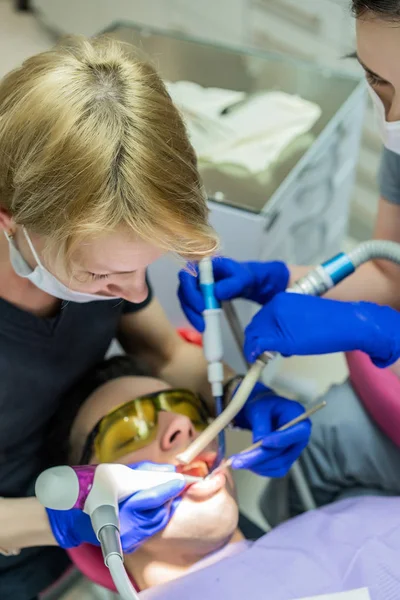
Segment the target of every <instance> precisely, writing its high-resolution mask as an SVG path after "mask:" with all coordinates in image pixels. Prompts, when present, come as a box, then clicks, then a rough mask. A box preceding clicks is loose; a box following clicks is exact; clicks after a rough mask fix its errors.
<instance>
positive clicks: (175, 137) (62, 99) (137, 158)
mask: <svg viewBox="0 0 400 600" xmlns="http://www.w3.org/2000/svg"><path fill="white" fill-rule="evenodd" d="M0 198H1V205H2V208H4V209H6V210H7V211H8V212H9V213H10V214H11V215H12V216H13V218H14V220H15V221H16V223H17V224H20V225H25V226H26V227H27V228H28V229H31V230H32V231H33V232H35V233H37V234H39V235H43V236H47V240H46V241H47V246H46V248H47V249H48V248H50V247H51V248H56V249H58V250H59V251H60V252H63V253H64V256H65V258H66V263H67V266H68V264H70V263H71V260H69V259H71V257H72V254H73V249H74V248H75V247H76V245H77V244H78V243H79V242H80V241H82V240H83V239H86V238H87V236H98V235H100V234H103V233H108V232H112V231H115V230H116V228H117V227H119V226H126V227H128V228H129V230H131V231H133V232H134V233H136V234H138V235H139V237H141V238H143V239H145V240H148V241H151V242H152V243H153V244H154V245H156V246H158V247H160V248H163V249H164V250H166V251H171V252H174V253H176V254H178V255H180V256H182V257H184V258H188V259H194V260H196V259H198V258H201V257H202V256H204V255H209V254H212V253H213V252H214V251H215V249H216V246H217V236H216V234H215V232H214V230H213V229H212V228H211V226H210V225H209V223H208V209H207V204H206V196H205V192H204V189H203V186H202V183H201V180H200V176H199V172H198V170H197V163H196V157H195V153H194V150H193V148H192V146H191V144H190V142H189V140H188V136H187V133H186V130H185V127H184V124H183V121H182V118H181V116H180V114H179V112H178V110H177V109H176V108H175V106H174V105H173V103H172V100H171V98H170V96H169V94H168V93H167V91H166V88H165V86H164V84H163V82H162V80H161V79H160V77H159V76H158V74H157V72H156V71H155V69H154V68H153V67H152V66H151V65H150V64H148V63H147V62H144V61H143V60H141V59H140V58H138V57H137V56H135V55H134V51H133V47H132V46H129V45H127V44H121V43H119V42H117V41H115V40H111V39H109V38H106V37H100V38H97V39H92V40H89V39H86V38H83V37H71V38H67V39H65V40H64V41H61V42H60V43H59V44H58V45H57V46H56V47H55V48H53V49H52V50H49V51H48V52H43V53H41V54H37V55H36V56H33V57H32V58H29V59H28V60H26V61H25V62H24V63H23V65H22V66H21V67H19V68H18V69H16V70H14V71H12V72H11V73H9V74H8V75H7V76H6V77H5V78H4V79H3V80H2V81H1V83H0Z"/></svg>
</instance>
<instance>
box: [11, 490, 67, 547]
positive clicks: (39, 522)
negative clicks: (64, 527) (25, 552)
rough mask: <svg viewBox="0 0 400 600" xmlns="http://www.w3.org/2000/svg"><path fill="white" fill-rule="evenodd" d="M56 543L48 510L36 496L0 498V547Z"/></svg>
mask: <svg viewBox="0 0 400 600" xmlns="http://www.w3.org/2000/svg"><path fill="white" fill-rule="evenodd" d="M56 545H57V543H56V540H55V538H54V536H53V534H52V532H51V529H50V523H49V520H48V518H47V514H46V511H45V509H44V508H43V506H42V505H41V504H40V503H39V501H38V500H37V499H36V498H2V499H0V548H3V549H5V550H14V549H16V548H29V547H31V546H56Z"/></svg>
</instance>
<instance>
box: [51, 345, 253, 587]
mask: <svg viewBox="0 0 400 600" xmlns="http://www.w3.org/2000/svg"><path fill="white" fill-rule="evenodd" d="M142 372H143V371H142V370H141V369H139V368H138V367H137V366H136V365H135V364H134V363H133V362H132V360H131V359H130V358H128V357H127V356H118V357H114V358H112V359H110V360H108V361H105V362H104V363H102V364H100V365H99V366H98V367H97V368H96V369H95V370H94V371H92V373H90V374H89V375H88V377H86V378H85V380H84V381H83V382H82V383H80V384H79V385H78V386H77V387H76V389H75V390H73V391H72V393H71V395H69V398H68V399H67V402H66V403H65V409H63V411H61V412H59V413H58V415H57V424H56V425H55V426H53V427H52V433H51V440H50V441H51V454H52V457H51V459H52V463H53V464H68V463H69V464H75V465H76V464H89V463H98V462H120V463H124V464H130V463H137V462H141V461H152V462H155V463H170V464H177V461H176V459H175V457H176V455H177V454H178V453H179V452H181V451H182V450H184V449H185V448H186V447H187V446H188V445H189V444H190V443H191V442H192V441H193V439H194V438H195V437H196V436H197V435H198V432H199V431H201V430H202V429H204V428H205V427H206V425H207V423H208V419H209V414H208V413H207V409H206V407H205V405H204V404H202V403H201V401H200V400H199V399H198V398H197V397H196V396H195V395H194V394H193V393H192V392H189V391H187V390H181V391H171V392H170V393H169V394H168V392H167V393H165V390H168V389H169V386H168V385H167V384H166V383H165V382H163V381H159V380H157V379H153V378H150V377H146V376H143V375H141V373H142ZM159 392H161V394H158V393H159ZM138 398H139V399H140V398H143V400H142V401H140V400H135V399H138ZM133 400H134V402H132V401H133ZM157 403H159V405H160V407H163V409H164V410H161V412H159V413H158V414H157V415H156V411H155V408H154V406H155V404H157ZM121 405H123V406H121ZM117 407H120V408H119V409H117V411H115V409H116V408H117ZM112 411H115V412H114V413H113V412H112ZM105 417H106V418H105ZM155 421H156V422H157V425H156V426H155ZM60 441H61V446H60V445H59V444H60ZM63 441H64V443H62V442H63ZM215 457H216V447H212V448H208V449H207V451H206V452H205V453H204V454H203V455H202V456H201V457H200V460H199V459H197V460H196V463H195V464H193V465H189V467H188V468H186V469H185V472H188V473H192V474H195V475H201V476H203V475H205V474H207V473H208V469H209V466H211V464H212V463H213V461H214V459H215ZM243 540H244V538H243V536H242V535H241V533H240V532H239V530H238V506H237V502H236V499H235V490H234V485H233V480H232V478H231V476H230V475H229V474H227V475H226V476H225V475H223V474H220V475H216V476H215V477H213V478H212V479H210V480H208V481H204V482H201V483H198V484H195V485H193V486H191V487H189V488H188V489H187V490H186V491H185V492H184V495H183V498H182V500H181V502H180V503H179V505H178V507H177V509H176V511H175V513H174V514H173V516H172V518H171V520H170V522H169V523H168V525H167V527H166V528H165V530H164V531H163V532H161V533H159V534H157V535H155V536H154V537H152V538H150V539H149V540H148V541H147V542H146V543H145V544H143V545H142V546H141V547H140V548H138V549H137V550H136V551H135V552H134V553H133V554H127V555H126V556H125V565H126V567H127V570H128V571H129V573H130V575H131V576H132V578H133V580H134V581H135V583H136V585H137V587H138V588H139V589H141V590H143V589H146V588H148V587H152V586H154V585H158V584H160V583H163V582H166V581H169V580H171V579H175V578H176V577H179V576H181V575H183V574H184V573H186V572H187V571H188V570H189V569H191V568H193V567H194V566H195V565H197V564H199V562H200V561H203V559H204V558H205V557H207V556H209V555H210V554H213V553H215V552H216V551H218V553H217V554H216V555H215V556H214V560H218V558H220V557H221V556H225V555H226V554H228V553H230V552H232V551H236V550H237V549H238V548H239V547H240V546H241V545H242V544H246V542H244V541H243ZM238 542H242V544H240V543H239V544H238V545H237V543H238ZM231 545H232V549H231V548H229V546H231ZM233 545H235V549H233Z"/></svg>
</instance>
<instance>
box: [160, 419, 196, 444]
mask: <svg viewBox="0 0 400 600" xmlns="http://www.w3.org/2000/svg"><path fill="white" fill-rule="evenodd" d="M165 416H167V415H166V414H165ZM168 417H169V419H168V420H169V424H168V425H166V427H165V429H164V432H163V435H162V437H161V449H162V450H163V451H164V452H167V451H168V450H178V449H179V448H182V447H186V446H187V445H188V444H189V443H190V442H191V441H192V440H193V439H194V438H195V429H194V427H193V424H192V422H191V420H190V419H188V417H184V416H183V415H175V414H172V413H169V414H168Z"/></svg>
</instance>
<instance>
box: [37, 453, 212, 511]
mask: <svg viewBox="0 0 400 600" xmlns="http://www.w3.org/2000/svg"><path fill="white" fill-rule="evenodd" d="M173 479H179V480H182V481H185V482H186V483H188V484H189V483H196V482H197V481H200V480H201V478H199V477H190V476H188V475H182V474H180V473H176V472H175V471H150V470H146V471H144V470H143V471H141V470H139V469H131V468H130V467H128V466H126V465H120V464H101V465H97V466H96V467H95V466H90V465H89V466H87V467H83V468H82V467H77V470H75V469H74V468H73V467H68V466H61V467H53V468H51V469H47V470H46V471H44V472H43V473H41V475H39V477H38V479H37V481H36V486H35V493H36V497H37V498H38V500H39V502H40V503H41V504H42V505H43V506H46V507H47V508H51V509H53V510H69V509H71V508H74V506H76V504H77V503H78V500H79V499H80V496H81V499H80V500H79V504H80V505H81V506H82V504H83V503H84V504H83V510H84V511H85V512H86V513H87V514H89V515H91V514H92V513H93V511H95V510H96V508H98V507H99V506H104V505H111V506H114V507H115V509H117V508H118V502H120V501H121V500H125V498H128V497H129V496H130V495H131V494H133V493H135V492H138V491H139V490H147V489H150V488H152V487H155V486H157V485H160V484H161V483H166V482H168V481H172V480H173Z"/></svg>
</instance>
